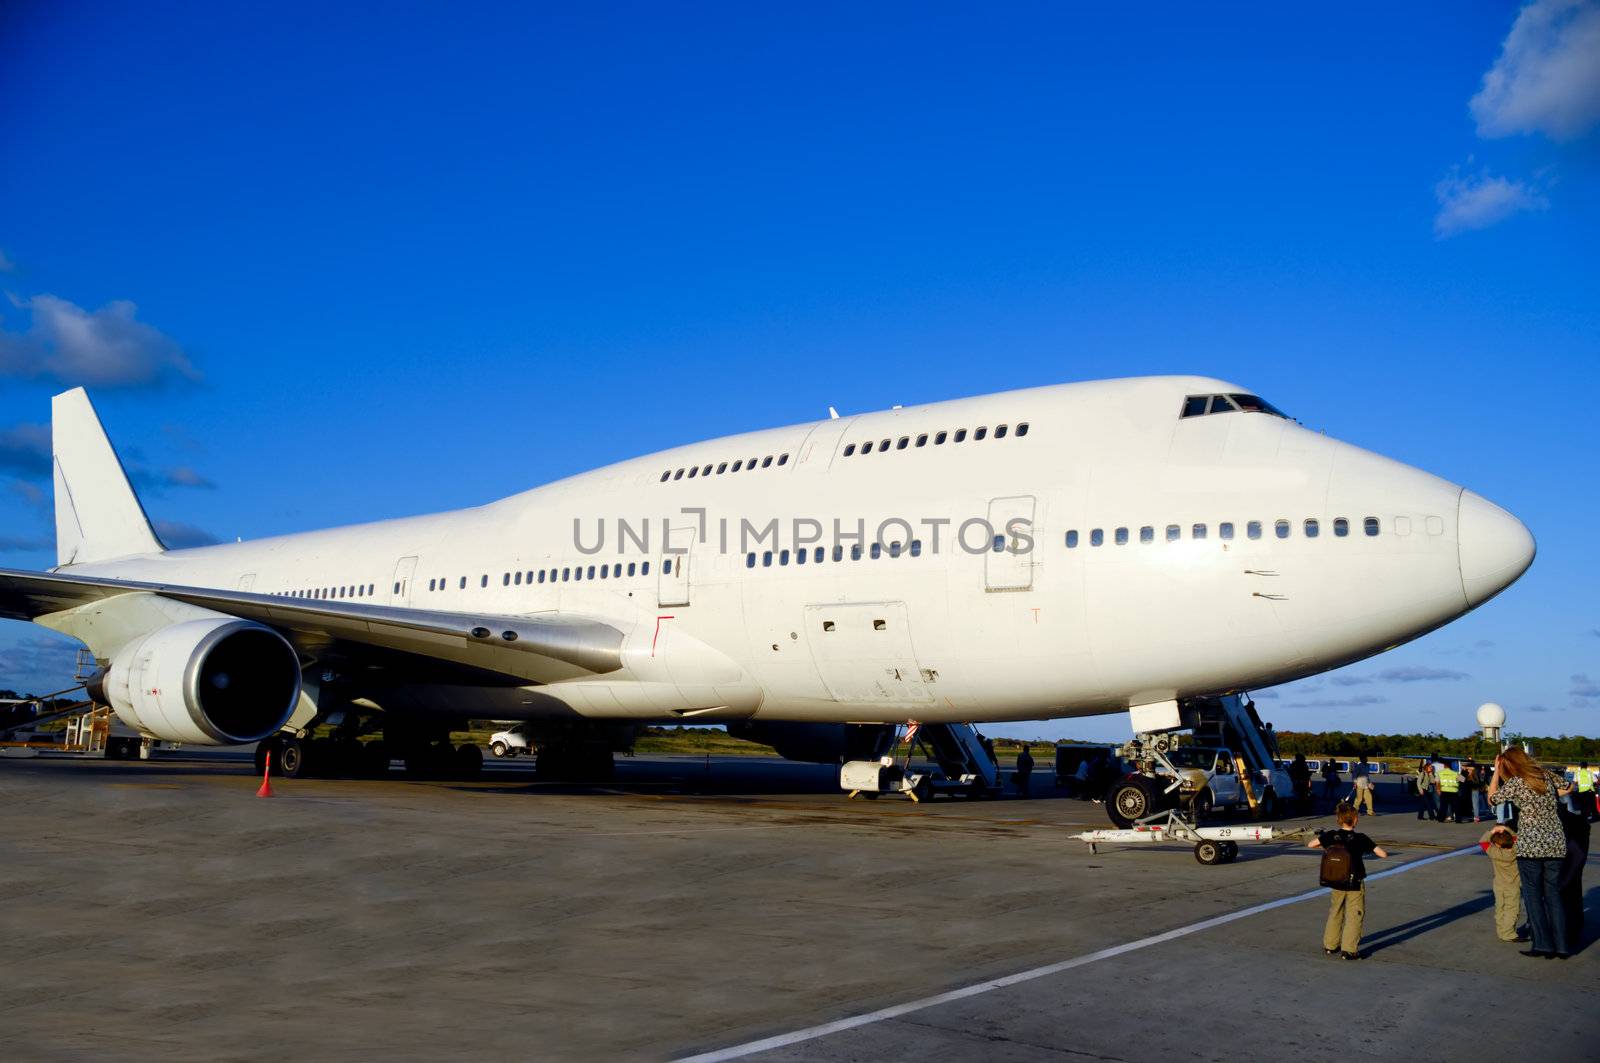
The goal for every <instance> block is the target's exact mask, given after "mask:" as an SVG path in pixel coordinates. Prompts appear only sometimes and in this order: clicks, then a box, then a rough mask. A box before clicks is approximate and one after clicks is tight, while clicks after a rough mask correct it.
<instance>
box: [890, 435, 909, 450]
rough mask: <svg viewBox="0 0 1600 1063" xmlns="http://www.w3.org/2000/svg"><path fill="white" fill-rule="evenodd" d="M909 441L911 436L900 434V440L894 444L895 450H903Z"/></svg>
mask: <svg viewBox="0 0 1600 1063" xmlns="http://www.w3.org/2000/svg"><path fill="white" fill-rule="evenodd" d="M910 442H911V437H910V436H901V437H900V442H898V443H896V444H895V445H894V449H896V450H904V449H906V444H907V443H910Z"/></svg>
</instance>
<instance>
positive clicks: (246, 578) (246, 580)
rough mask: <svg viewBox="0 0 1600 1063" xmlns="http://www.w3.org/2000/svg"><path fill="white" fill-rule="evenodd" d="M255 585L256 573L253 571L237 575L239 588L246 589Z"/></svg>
mask: <svg viewBox="0 0 1600 1063" xmlns="http://www.w3.org/2000/svg"><path fill="white" fill-rule="evenodd" d="M255 585H256V574H255V573H254V572H246V573H245V574H244V575H242V576H240V577H239V589H240V590H242V591H247V590H249V589H250V588H251V587H254V586H255Z"/></svg>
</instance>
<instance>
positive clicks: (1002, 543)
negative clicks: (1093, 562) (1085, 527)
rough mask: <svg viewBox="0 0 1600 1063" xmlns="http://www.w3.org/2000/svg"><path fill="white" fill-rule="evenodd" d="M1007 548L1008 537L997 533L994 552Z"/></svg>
mask: <svg viewBox="0 0 1600 1063" xmlns="http://www.w3.org/2000/svg"><path fill="white" fill-rule="evenodd" d="M1095 534H1096V535H1099V534H1100V533H1099V532H1098V531H1097V532H1095ZM1095 545H1096V546H1099V545H1100V544H1099V543H1096V544H1095ZM1005 548H1006V537H1005V536H1004V535H996V536H995V537H994V552H995V553H997V554H998V553H999V552H1000V551H1002V550H1004V549H1005Z"/></svg>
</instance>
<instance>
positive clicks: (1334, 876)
mask: <svg viewBox="0 0 1600 1063" xmlns="http://www.w3.org/2000/svg"><path fill="white" fill-rule="evenodd" d="M1355 873H1356V862H1355V858H1354V857H1353V856H1351V855H1350V847H1349V846H1348V845H1346V844H1345V843H1344V842H1343V841H1342V840H1338V841H1324V842H1323V843H1322V869H1321V881H1322V884H1323V885H1324V886H1331V887H1333V888H1334V889H1349V888H1350V887H1352V886H1354V885H1355Z"/></svg>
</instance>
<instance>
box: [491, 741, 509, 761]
mask: <svg viewBox="0 0 1600 1063" xmlns="http://www.w3.org/2000/svg"><path fill="white" fill-rule="evenodd" d="M510 749H511V747H510V746H508V745H506V744H505V743H504V742H502V741H500V740H498V739H496V740H495V741H494V742H492V743H490V745H489V752H491V753H493V754H494V755H495V756H497V757H503V756H505V755H506V754H507V753H508V752H509V751H510Z"/></svg>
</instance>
